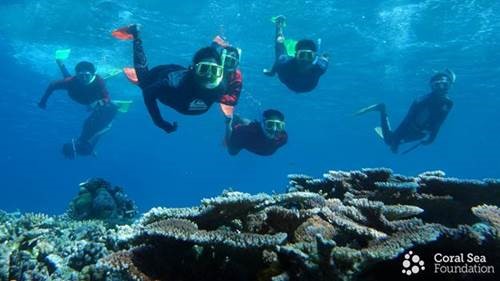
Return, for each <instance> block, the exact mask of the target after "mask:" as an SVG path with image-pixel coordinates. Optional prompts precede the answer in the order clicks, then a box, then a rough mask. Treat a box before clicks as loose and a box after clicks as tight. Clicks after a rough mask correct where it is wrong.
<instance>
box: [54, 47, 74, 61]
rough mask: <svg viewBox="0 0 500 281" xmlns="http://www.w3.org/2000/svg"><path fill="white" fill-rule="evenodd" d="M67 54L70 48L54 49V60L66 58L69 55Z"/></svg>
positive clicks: (69, 52)
mask: <svg viewBox="0 0 500 281" xmlns="http://www.w3.org/2000/svg"><path fill="white" fill-rule="evenodd" d="M69 54H71V49H61V50H56V54H55V57H56V60H66V59H67V58H68V57H69Z"/></svg>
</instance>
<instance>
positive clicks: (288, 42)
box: [283, 39, 297, 57]
mask: <svg viewBox="0 0 500 281" xmlns="http://www.w3.org/2000/svg"><path fill="white" fill-rule="evenodd" d="M283 44H285V49H286V53H287V54H288V55H289V56H291V57H295V52H296V51H295V46H296V45H297V40H293V39H285V41H284V42H283Z"/></svg>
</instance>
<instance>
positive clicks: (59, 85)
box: [38, 79, 68, 109]
mask: <svg viewBox="0 0 500 281" xmlns="http://www.w3.org/2000/svg"><path fill="white" fill-rule="evenodd" d="M67 84H68V81H67V80H66V79H65V80H58V81H54V82H52V83H50V84H49V86H48V87H47V89H46V90H45V94H44V95H43V96H42V98H41V99H40V102H39V103H38V106H39V107H40V108H43V109H45V108H46V107H47V101H48V100H49V97H50V96H51V95H52V93H53V92H54V91H55V90H63V89H66V86H67Z"/></svg>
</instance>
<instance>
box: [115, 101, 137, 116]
mask: <svg viewBox="0 0 500 281" xmlns="http://www.w3.org/2000/svg"><path fill="white" fill-rule="evenodd" d="M113 103H114V104H115V105H116V106H118V112H121V113H127V112H128V110H129V109H130V105H132V103H133V101H131V100H113Z"/></svg>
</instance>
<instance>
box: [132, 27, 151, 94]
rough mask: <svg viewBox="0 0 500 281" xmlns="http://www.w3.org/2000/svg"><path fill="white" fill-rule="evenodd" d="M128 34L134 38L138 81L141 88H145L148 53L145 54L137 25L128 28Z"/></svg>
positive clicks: (134, 56) (134, 57) (134, 55)
mask: <svg viewBox="0 0 500 281" xmlns="http://www.w3.org/2000/svg"><path fill="white" fill-rule="evenodd" d="M128 32H129V33H130V34H131V35H132V36H133V40H134V41H133V48H134V49H133V52H134V54H133V59H134V69H135V73H136V75H137V80H138V82H139V87H141V88H144V87H145V86H146V85H145V84H147V82H146V81H147V77H148V72H149V68H148V60H147V57H146V53H145V52H144V47H143V46H142V40H141V38H140V36H139V30H138V27H137V25H131V26H129V27H128Z"/></svg>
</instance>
